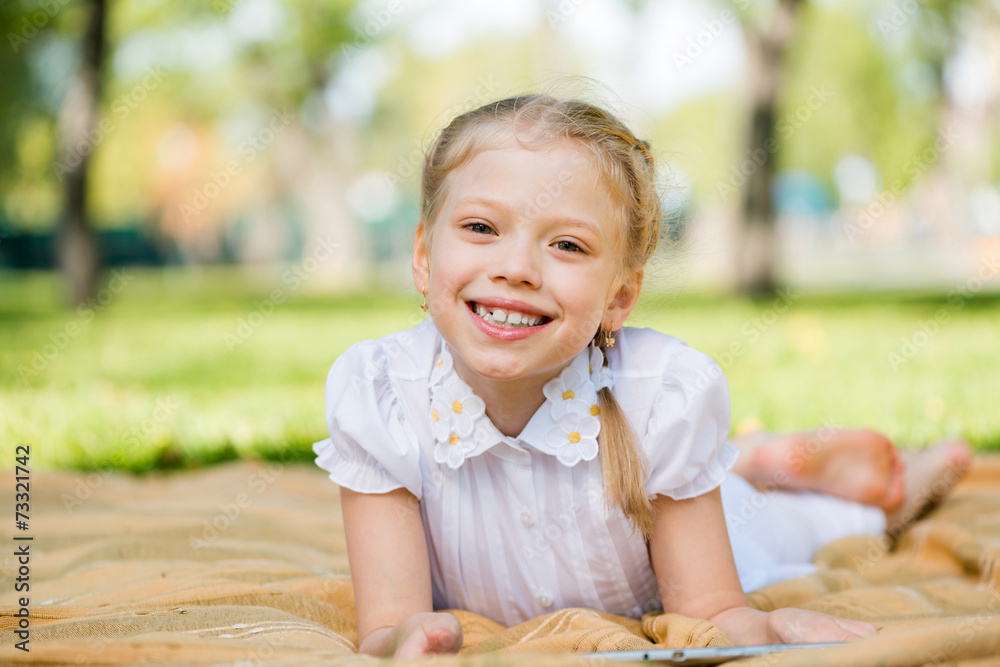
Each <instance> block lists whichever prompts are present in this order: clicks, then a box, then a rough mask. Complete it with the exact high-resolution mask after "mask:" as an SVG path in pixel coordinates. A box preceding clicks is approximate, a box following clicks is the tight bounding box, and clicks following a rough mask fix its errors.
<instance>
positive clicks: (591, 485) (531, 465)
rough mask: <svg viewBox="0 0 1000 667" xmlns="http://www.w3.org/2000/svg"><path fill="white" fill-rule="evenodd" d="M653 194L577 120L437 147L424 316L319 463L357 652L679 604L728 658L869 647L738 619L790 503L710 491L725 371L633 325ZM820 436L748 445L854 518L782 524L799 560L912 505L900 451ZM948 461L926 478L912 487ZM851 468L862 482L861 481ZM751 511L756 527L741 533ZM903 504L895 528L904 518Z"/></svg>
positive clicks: (481, 127) (614, 132) (410, 648)
mask: <svg viewBox="0 0 1000 667" xmlns="http://www.w3.org/2000/svg"><path fill="white" fill-rule="evenodd" d="M655 184H656V178H655V174H654V168H653V158H652V155H651V154H650V151H649V149H648V147H647V145H646V144H645V143H643V142H642V141H640V140H638V139H636V138H635V136H633V134H632V133H631V132H630V131H629V130H628V129H627V128H626V127H625V126H624V125H622V124H621V123H620V122H619V121H618V120H617V119H615V118H614V117H612V116H611V115H610V114H608V113H606V112H605V111H603V110H601V109H600V108H597V107H595V106H592V105H590V104H587V103H584V102H579V101H564V100H557V99H553V98H550V97H546V96H537V95H528V96H522V97H517V98H512V99H507V100H503V101H500V102H496V103H493V104H489V105H486V106H484V107H482V108H479V109H476V110H474V111H471V112H468V113H465V114H463V115H461V116H459V117H458V118H456V119H455V120H454V121H452V123H451V124H450V125H449V126H448V127H447V128H445V129H444V130H443V131H442V133H441V135H440V136H439V137H438V139H437V140H436V142H435V143H434V144H433V146H432V147H431V148H430V150H429V153H428V155H427V159H426V163H425V166H424V172H423V182H422V201H421V216H422V217H421V221H420V225H419V227H418V229H417V236H416V243H415V246H414V250H413V278H414V282H415V284H416V287H417V289H418V290H419V291H420V292H421V293H422V294H423V295H424V297H425V305H424V308H425V309H426V310H428V311H429V313H430V318H429V319H427V320H426V321H424V322H423V323H422V324H420V325H418V326H416V327H414V328H413V329H411V330H409V331H404V332H400V333H397V334H393V335H390V336H386V337H384V338H382V339H379V340H377V341H365V342H362V343H359V344H357V345H355V346H354V347H352V348H351V349H350V350H348V351H347V352H346V353H344V355H343V356H341V357H340V359H338V360H337V362H336V363H335V364H334V366H333V369H332V370H331V371H330V375H329V378H328V380H327V386H326V405H327V424H328V427H329V432H330V438H329V439H327V440H324V441H322V442H320V443H317V444H316V447H315V449H316V453H317V455H318V456H317V462H318V464H319V465H320V466H321V467H323V468H324V469H326V470H328V471H329V472H330V477H331V479H332V480H333V481H334V482H336V483H337V484H339V485H340V486H341V487H342V490H341V494H342V496H341V497H342V505H343V513H344V529H345V533H346V538H347V549H348V557H349V559H350V564H351V575H352V578H353V583H354V588H355V597H356V603H357V617H358V636H359V645H360V650H361V652H363V653H370V654H374V655H391V654H395V655H396V656H398V657H413V656H417V655H423V654H426V653H433V652H450V651H457V650H458V649H459V648H460V646H461V641H462V632H461V626H460V624H459V622H458V620H457V618H456V617H455V616H453V615H451V614H447V613H442V612H435V611H434V610H436V609H449V608H450V609H468V610H471V611H474V612H477V613H479V614H482V615H484V616H487V617H490V618H492V619H494V620H496V621H498V622H500V623H503V624H506V625H512V624H515V623H518V622H520V621H523V620H526V619H529V618H532V617H535V616H538V615H541V614H544V613H546V612H550V611H555V610H557V609H560V608H564V607H573V606H579V607H588V608H592V609H598V610H603V611H606V612H611V613H616V614H621V615H626V616H632V617H639V616H641V615H642V614H643V613H644V612H646V611H650V610H653V609H659V608H663V609H665V610H666V611H672V612H678V613H681V614H684V615H687V616H691V617H697V618H704V619H708V620H710V621H711V622H712V623H714V624H715V625H716V626H718V627H719V628H720V629H721V630H722V631H723V632H724V633H725V634H726V635H727V637H729V638H730V639H731V640H732V641H733V642H735V643H737V644H753V643H771V642H775V643H777V642H806V641H834V640H847V639H852V638H855V637H863V636H867V635H871V634H873V633H875V632H876V629H875V627H874V626H872V625H870V624H868V623H864V622H859V621H853V620H845V619H838V618H833V617H830V616H826V615H823V614H819V613H814V612H810V611H805V610H800V609H780V610H777V611H774V612H771V613H764V612H760V611H756V610H754V609H752V608H751V607H749V606H748V604H747V601H746V598H745V596H744V593H743V588H742V587H741V583H740V579H739V577H738V574H737V568H736V566H735V564H734V558H733V553H734V549H735V551H736V554H737V559H742V560H747V561H750V562H749V564H747V563H741V568H742V572H743V573H745V579H747V581H745V582H744V583H745V584H746V585H747V586H748V588H750V587H752V586H755V585H760V584H761V582H765V583H766V582H767V581H769V580H772V579H773V578H774V576H775V575H774V567H771V565H769V564H768V563H767V562H765V561H766V560H767V559H769V558H770V557H771V555H770V554H769V553H768V551H769V550H768V549H766V548H762V546H761V545H760V544H756V545H754V544H753V543H752V540H753V538H754V535H753V533H754V530H752V528H753V527H754V526H757V527H764V528H768V527H769V526H770V525H771V522H773V521H775V520H777V519H776V518H775V516H773V514H774V511H775V510H776V509H779V510H780V507H779V505H780V503H778V502H777V501H776V500H774V499H773V498H772V496H774V495H779V494H769V495H768V496H762V497H764V498H765V501H764V502H758V501H757V495H755V494H756V492H755V491H754V489H753V488H752V487H751V486H750V484H747V483H745V482H743V480H741V479H739V478H736V477H732V476H731V479H732V480H733V482H737V483H738V485H741V486H738V487H736V488H733V489H732V491H726V492H725V493H724V492H723V491H720V485H721V484H723V480H724V479H725V478H726V472H727V470H728V469H729V468H730V467H732V466H733V464H734V463H735V461H736V458H737V454H738V450H737V448H736V447H735V446H734V445H732V444H730V443H729V442H727V439H728V436H729V428H730V427H729V395H728V389H727V386H726V382H725V379H724V377H723V375H722V372H721V371H720V369H719V368H718V366H717V365H716V364H715V363H714V362H713V361H712V360H711V359H710V358H709V357H707V356H706V355H704V354H701V353H699V352H696V351H694V350H692V349H691V348H689V347H687V346H686V345H685V344H684V343H682V342H681V341H679V340H677V339H675V338H673V337H670V336H667V335H664V334H660V333H657V332H655V331H651V330H641V329H631V328H623V323H624V322H625V319H626V318H627V317H628V315H629V313H630V312H631V310H632V307H633V306H634V305H635V303H636V299H637V298H638V296H639V289H640V285H641V283H642V275H643V265H644V263H645V262H646V260H647V259H648V258H649V257H650V255H651V254H652V253H653V250H654V248H655V246H656V243H657V239H658V236H659V222H660V212H659V193H658V192H657V188H656V185H655ZM821 435H822V434H821V433H820V434H817V436H816V438H817V439H816V440H815V442H817V443H818V444H817V445H816V446H815V447H812V446H811V444H810V443H811V442H812V440H809V439H808V438H804V439H802V440H801V441H798V440H796V436H782V437H774V436H766V437H765V438H764V440H763V441H761V440H760V439H759V438H758V439H757V440H756V441H755V440H754V439H753V438H751V439H750V440H748V441H747V443H746V446H747V449H748V451H749V456H748V457H747V460H746V462H745V463H744V465H743V467H744V473H745V474H746V475H747V476H748V478H750V482H751V483H753V484H757V485H758V486H763V487H767V486H769V484H770V486H772V487H775V486H777V487H783V488H792V489H804V490H809V489H813V490H819V491H823V490H827V491H830V490H837V489H841V490H842V491H843V492H842V494H841V495H845V496H846V497H847V498H848V500H847V501H844V500H839V499H836V498H828V497H825V496H814V497H812V500H811V501H810V502H812V501H815V500H819V501H820V502H819V503H818V504H817V503H814V504H816V507H812V506H810V508H809V511H810V512H826V514H825V516H827V517H830V516H833V517H841V518H842V520H838V522H839V523H842V524H844V525H841V526H836V527H834V528H833V529H832V530H828V531H823V530H819V531H817V530H816V529H815V527H814V526H812V527H810V526H809V524H810V523H816V524H817V525H819V526H820V527H823V526H826V525H827V524H830V523H833V521H832V520H829V519H823V518H819V519H815V520H812V521H810V520H809V518H808V517H802V516H800V519H798V520H797V519H794V518H793V519H791V522H792V524H791V526H792V527H791V530H793V531H798V530H800V528H801V526H807V528H808V531H809V532H811V533H816V534H814V535H812V536H811V538H810V539H809V540H807V541H809V542H810V544H807V545H806V548H805V549H804V552H809V553H805V555H802V554H798V553H796V554H795V556H794V557H797V558H800V559H802V561H801V563H803V564H804V563H807V562H808V560H809V559H810V558H811V551H810V549H811V550H815V548H817V547H818V546H819V544H812V542H816V541H819V540H822V541H824V542H825V541H827V540H830V539H833V538H835V537H839V536H841V535H843V534H847V533H848V532H855V531H857V530H867V531H869V532H878V531H881V530H882V529H884V527H885V526H886V515H885V514H883V512H882V509H879V507H878V506H883V507H884V509H887V510H893V509H894V508H896V507H897V506H899V505H900V501H901V499H902V496H903V494H904V492H903V491H902V490H901V489H900V488H899V480H900V479H901V477H900V470H899V468H898V466H897V463H896V459H895V454H894V453H893V450H892V448H891V446H888V449H887V450H886V448H885V447H882V446H881V445H879V444H877V443H876V444H875V445H874V446H873V445H871V444H870V443H869V444H863V445H858V444H857V442H856V441H857V440H858V438H852V437H851V436H850V434H848V435H847V436H846V440H847V441H849V442H850V443H854V444H848V445H846V446H845V445H842V444H838V443H837V439H838V438H840V439H842V440H843V439H844V438H845V436H844V434H843V433H839V434H838V433H834V435H833V436H832V437H830V438H826V439H825V440H824V439H823V438H821V437H820V436H821ZM865 437H870V436H869V435H866V434H862V436H861V438H860V439H861V440H864V438H865ZM956 456H957V452H956V451H954V450H952V451H949V452H947V453H940V452H939V453H937V454H935V459H934V461H933V462H929V463H928V464H927V465H923V464H921V465H918V466H917V469H918V470H921V471H923V473H922V476H921V478H920V482H919V483H920V484H923V486H927V484H926V483H927V481H928V480H929V479H930V478H931V476H932V475H936V476H937V477H940V472H941V470H942V468H943V467H944V465H945V458H947V457H951V458H955V457H956ZM796 457H798V458H796ZM845 462H846V463H848V464H858V463H860V464H861V468H862V469H863V472H864V474H866V475H868V477H870V478H871V480H872V483H871V484H869V483H868V480H861V481H859V482H858V483H856V484H850V483H847V484H845V482H850V481H851V480H852V479H853V476H852V474H851V473H850V469H849V468H845V467H844V463H845ZM932 469H933V470H932ZM733 482H726V486H727V488H728V487H732V484H733ZM830 487H832V488H830ZM917 490H918V489H917V487H916V486H912V485H911V488H909V489H906V491H905V492H906V493H907V494H908V495H909V496H911V497H913V496H916V495H918V494H917V493H916V491H917ZM724 495H725V496H726V504H727V508H730V509H731V517H742V518H741V521H742V522H743V523H742V524H739V525H737V523H734V522H732V521H731V522H730V529H731V530H730V532H732V533H733V536H734V541H735V544H734V546H733V547H732V548H731V546H730V540H729V535H728V533H727V525H726V520H725V519H724V516H723V496H724ZM746 499H750V503H751V507H752V508H753V512H743V513H742V514H741V511H742V508H743V504H742V501H743V500H746ZM856 500H862V501H866V502H870V503H871V504H872V505H874V506H875V507H869V508H865V507H862V506H861V505H860V504H859V503H857V502H851V501H856ZM824 501H825V502H828V503H833V505H832V506H824V505H823V502H824ZM911 504H912V503H911ZM792 505H795V503H792ZM903 506H904V507H905V508H906V509H905V510H903V509H897V510H896V512H897V514H896V515H890V516H889V521H890V523H891V522H893V521H897V522H898V521H902V520H903V516H902V515H901V514H899V513H900V512H904V511H905V512H906V513H909V514H912V507H909V506H907V505H906V504H904V505H903ZM831 507H832V509H831ZM783 511H785V510H781V511H779V512H778V513H779V514H781V512H783ZM789 511H792V510H789ZM843 512H848V514H849V516H846V515H843ZM743 515H749V516H743ZM764 515H768V516H767V517H765V516H764ZM842 515H843V516H842ZM845 516H846V518H845ZM778 518H780V517H778ZM803 519H805V520H803ZM796 521H798V523H796ZM748 528H749V529H750V530H748ZM768 529H769V528H768ZM757 532H758V533H759V532H760V531H757ZM764 532H765V534H766V530H765V531H764ZM744 535H745V537H744ZM757 537H758V538H759V537H760V535H759V534H758V535H757ZM786 537H787V536H786ZM800 538H801V536H798V537H797V538H796V539H800ZM764 539H767V540H773V539H775V538H774V537H772V536H770V535H767V536H766V537H765V538H764ZM778 539H782V534H781V533H780V530H779V535H778ZM789 539H791V538H789ZM763 546H764V547H767V546H769V545H767V544H766V543H765V544H764V545H763ZM798 551H802V550H801V549H799V550H798ZM776 565H778V566H781V565H783V564H781V563H778V564H776ZM779 569H780V567H779ZM799 571H800V570H799ZM791 573H798V571H795V572H784V573H779V575H778V576H787V575H788V574H791ZM748 582H749V583H748Z"/></svg>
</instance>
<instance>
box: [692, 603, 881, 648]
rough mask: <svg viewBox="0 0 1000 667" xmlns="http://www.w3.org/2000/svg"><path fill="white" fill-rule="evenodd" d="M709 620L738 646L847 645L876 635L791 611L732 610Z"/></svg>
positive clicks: (860, 626)
mask: <svg viewBox="0 0 1000 667" xmlns="http://www.w3.org/2000/svg"><path fill="white" fill-rule="evenodd" d="M709 620H711V621H712V623H714V624H715V625H716V627H718V628H719V629H720V630H722V632H723V634H725V635H726V637H727V638H728V639H729V640H730V641H731V642H733V643H734V644H737V645H751V644H804V643H810V642H846V641H852V640H854V639H860V638H861V637H870V636H872V635H876V634H878V628H876V627H875V626H874V625H872V624H871V623H866V622H864V621H852V620H849V619H846V618H837V617H836V616H829V615H827V614H821V613H819V612H816V611H807V610H805V609H793V608H785V609H776V610H774V611H772V612H770V613H766V612H762V611H757V610H756V609H753V608H751V607H734V608H732V609H727V610H726V611H723V612H720V613H718V614H716V615H715V616H713V617H712V618H711V619H709Z"/></svg>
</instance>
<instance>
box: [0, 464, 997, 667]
mask: <svg viewBox="0 0 1000 667" xmlns="http://www.w3.org/2000/svg"><path fill="white" fill-rule="evenodd" d="M7 479H8V480H9V483H8V484H6V485H4V486H5V488H3V489H0V497H2V498H3V502H4V503H6V504H5V505H4V507H7V508H10V510H11V513H12V512H13V508H14V504H15V498H14V484H13V480H12V476H11V475H8V476H7ZM30 506H31V511H30V521H29V527H28V530H16V528H15V524H14V520H13V518H12V517H11V518H10V519H9V520H8V521H6V522H4V525H3V526H0V534H2V535H3V537H2V538H0V539H3V540H4V543H5V544H6V546H5V547H4V548H3V549H2V553H3V554H4V555H3V556H2V557H0V605H3V607H2V608H0V631H2V635H3V642H2V645H0V663H3V664H17V663H29V662H30V663H32V664H77V663H86V664H89V665H123V664H134V663H147V664H227V663H239V662H242V663H245V664H253V665H285V664H288V665H309V664H320V663H323V664H334V665H354V664H360V663H361V662H363V661H364V662H366V663H367V661H366V660H365V659H364V658H361V657H358V656H357V655H356V653H355V651H356V647H357V629H356V625H355V611H354V600H353V592H352V589H351V581H350V578H349V571H348V567H347V557H346V550H345V546H344V537H343V528H342V522H341V517H340V507H339V500H338V492H337V488H336V486H335V485H333V484H332V483H331V482H330V481H329V480H328V479H327V478H326V475H325V474H324V473H323V472H322V471H320V470H318V469H316V468H314V467H312V466H308V465H283V464H280V463H274V462H270V463H256V462H240V463H235V464H229V465H225V466H218V467H214V468H208V469H203V470H197V471H193V472H185V473H177V474H163V475H159V474H158V475H151V476H147V477H142V478H137V477H131V476H129V475H125V474H121V473H100V472H99V473H90V474H82V473H81V474H68V473H36V474H34V475H33V476H32V479H31V500H30ZM14 537H31V538H32V539H31V540H30V541H28V540H20V541H15V540H14ZM24 545H30V546H29V547H27V548H28V550H29V554H30V557H29V558H28V560H29V562H28V569H29V573H28V575H27V578H26V581H27V583H28V584H29V586H30V589H29V590H28V591H23V590H22V591H16V590H15V584H17V583H18V581H17V580H18V578H19V577H21V578H22V579H24V577H25V575H24V571H23V570H21V569H20V568H21V566H22V563H20V562H19V560H18V558H19V557H18V556H17V555H15V552H16V551H17V550H18V549H22V551H21V552H20V553H22V554H23V553H24V552H23V548H24ZM998 562H1000V456H979V457H977V459H976V465H975V467H974V469H973V471H972V473H971V474H970V476H969V477H968V478H967V479H966V480H964V481H963V482H962V484H961V485H960V486H959V487H958V488H957V489H956V491H955V492H954V493H953V494H952V496H951V497H949V498H948V499H947V500H946V501H945V502H944V503H942V505H941V506H940V507H939V508H937V509H936V510H935V511H934V512H932V513H931V514H930V515H929V516H927V517H926V518H924V519H922V520H921V521H919V522H918V523H916V524H915V525H914V526H913V527H911V528H910V529H909V530H908V531H907V532H906V533H904V534H903V535H902V536H901V538H900V539H899V541H898V543H897V544H895V545H891V546H890V545H889V544H888V543H887V540H885V539H874V538H867V537H853V538H847V539H843V540H840V541H838V542H835V543H833V544H830V545H828V546H826V547H825V548H824V549H823V550H822V551H821V552H820V553H819V554H818V556H817V559H816V563H817V565H818V567H819V571H818V572H817V573H816V574H813V575H810V576H807V577H800V578H797V579H792V580H790V581H786V582H782V583H779V584H774V585H772V586H768V587H767V588H764V589H761V590H759V591H755V592H753V593H751V594H750V596H749V597H750V600H751V603H752V604H753V605H754V606H756V607H758V608H760V609H765V610H770V609H775V608H778V607H786V606H797V607H802V608H805V609H814V610H817V611H823V612H828V613H832V614H837V615H840V616H845V617H849V618H861V619H866V620H870V621H872V622H873V623H876V624H877V625H879V626H881V627H882V628H883V629H882V631H881V633H880V634H879V636H878V637H872V638H870V639H866V640H862V641H859V642H855V643H852V644H849V645H845V646H843V647H838V648H833V649H824V650H820V651H808V652H805V651H801V652H789V653H785V654H775V655H770V656H766V657H764V658H755V659H748V660H744V661H741V662H740V664H744V663H746V664H761V665H763V664H767V665H774V666H780V665H800V664H801V665H842V664H853V665H867V664H870V665H921V664H926V663H936V664H956V663H957V664H969V665H972V664H991V661H993V660H998V659H1000V658H998V656H1000V566H998ZM21 583H24V582H23V581H22V582H21ZM22 597H26V598H28V614H29V616H28V622H27V624H28V627H27V629H26V630H25V629H24V628H23V626H24V623H25V621H24V620H23V619H24V616H23V614H24V612H22V611H21V607H22V605H21V600H20V598H22ZM19 614H20V616H19ZM456 615H457V616H458V617H459V619H460V620H461V622H462V625H463V628H464V631H465V644H464V646H463V649H462V655H461V656H459V657H449V658H443V659H439V660H438V662H441V663H449V662H454V664H456V665H457V664H459V662H461V663H462V664H480V663H482V664H487V662H488V664H491V665H492V664H497V663H506V662H508V661H509V662H511V664H513V663H515V662H516V663H517V664H522V663H523V662H524V660H525V658H526V657H527V656H531V662H532V663H533V664H554V665H555V664H583V663H585V662H586V663H587V664H592V661H589V660H588V659H586V658H585V657H584V656H582V655H580V654H582V653H589V652H603V651H617V650H644V649H649V648H653V647H670V648H676V647H702V646H726V645H728V644H729V643H728V641H727V640H726V638H725V637H724V636H723V635H722V633H720V632H719V630H718V629H717V628H715V627H714V626H712V625H711V624H710V623H708V622H706V621H700V620H696V619H689V618H685V617H682V616H678V615H676V614H662V613H659V614H647V615H646V616H645V617H644V618H643V619H642V620H641V621H636V620H633V619H627V618H622V617H619V616H614V615H611V614H605V613H601V612H597V611H594V610H589V609H564V610H561V611H557V612H553V613H550V614H546V615H544V616H541V617H538V618H535V619H532V620H530V621H527V622H525V623H521V624H520V625H517V626H514V627H511V628H504V627H503V626H501V625H499V624H497V623H495V622H493V621H491V620H489V619H486V618H483V617H481V616H478V615H476V614H472V613H470V612H465V611H458V612H456ZM18 630H20V632H21V635H20V636H19V635H18V634H17V632H16V631H18ZM25 636H26V637H27V640H28V641H27V644H24V643H21V642H24V638H25ZM18 643H21V646H22V647H24V648H28V649H29V651H28V652H25V651H22V650H20V649H18V648H17V646H16V645H17V644H18Z"/></svg>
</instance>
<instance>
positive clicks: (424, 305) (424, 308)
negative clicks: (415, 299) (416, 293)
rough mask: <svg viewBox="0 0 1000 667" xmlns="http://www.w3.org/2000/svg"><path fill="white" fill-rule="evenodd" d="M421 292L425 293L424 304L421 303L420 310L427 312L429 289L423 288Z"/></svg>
mask: <svg viewBox="0 0 1000 667" xmlns="http://www.w3.org/2000/svg"><path fill="white" fill-rule="evenodd" d="M420 293H421V294H423V295H424V302H423V303H422V304H420V310H422V311H424V312H425V313H426V312H427V290H423V291H422V292H420Z"/></svg>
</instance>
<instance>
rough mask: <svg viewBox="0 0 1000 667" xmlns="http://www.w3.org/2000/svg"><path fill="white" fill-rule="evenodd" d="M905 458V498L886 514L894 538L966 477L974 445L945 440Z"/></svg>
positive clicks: (887, 529)
mask: <svg viewBox="0 0 1000 667" xmlns="http://www.w3.org/2000/svg"><path fill="white" fill-rule="evenodd" d="M903 457H904V460H905V462H906V474H905V475H904V476H903V477H904V483H905V500H904V502H903V503H902V505H900V507H899V508H898V509H896V510H895V511H892V512H886V515H885V519H886V532H887V533H888V534H889V535H890V536H891V537H897V536H898V535H899V534H900V533H901V532H902V531H903V529H904V528H906V527H907V526H908V525H909V524H910V523H912V522H913V521H915V520H916V519H918V518H919V517H920V515H921V514H922V513H924V512H925V511H926V510H927V509H929V508H930V507H932V506H933V505H934V504H935V503H937V502H938V501H939V500H941V499H942V498H944V497H945V496H946V495H948V493H949V492H950V491H951V490H952V488H954V486H955V484H957V483H958V481H959V480H960V479H962V478H963V477H965V474H966V473H967V472H968V471H969V467H970V466H971V465H972V448H971V447H969V445H968V444H966V443H965V442H962V441H961V440H946V441H944V442H941V443H938V444H937V445H934V446H933V447H930V448H928V449H923V450H919V451H913V452H904V453H903Z"/></svg>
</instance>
